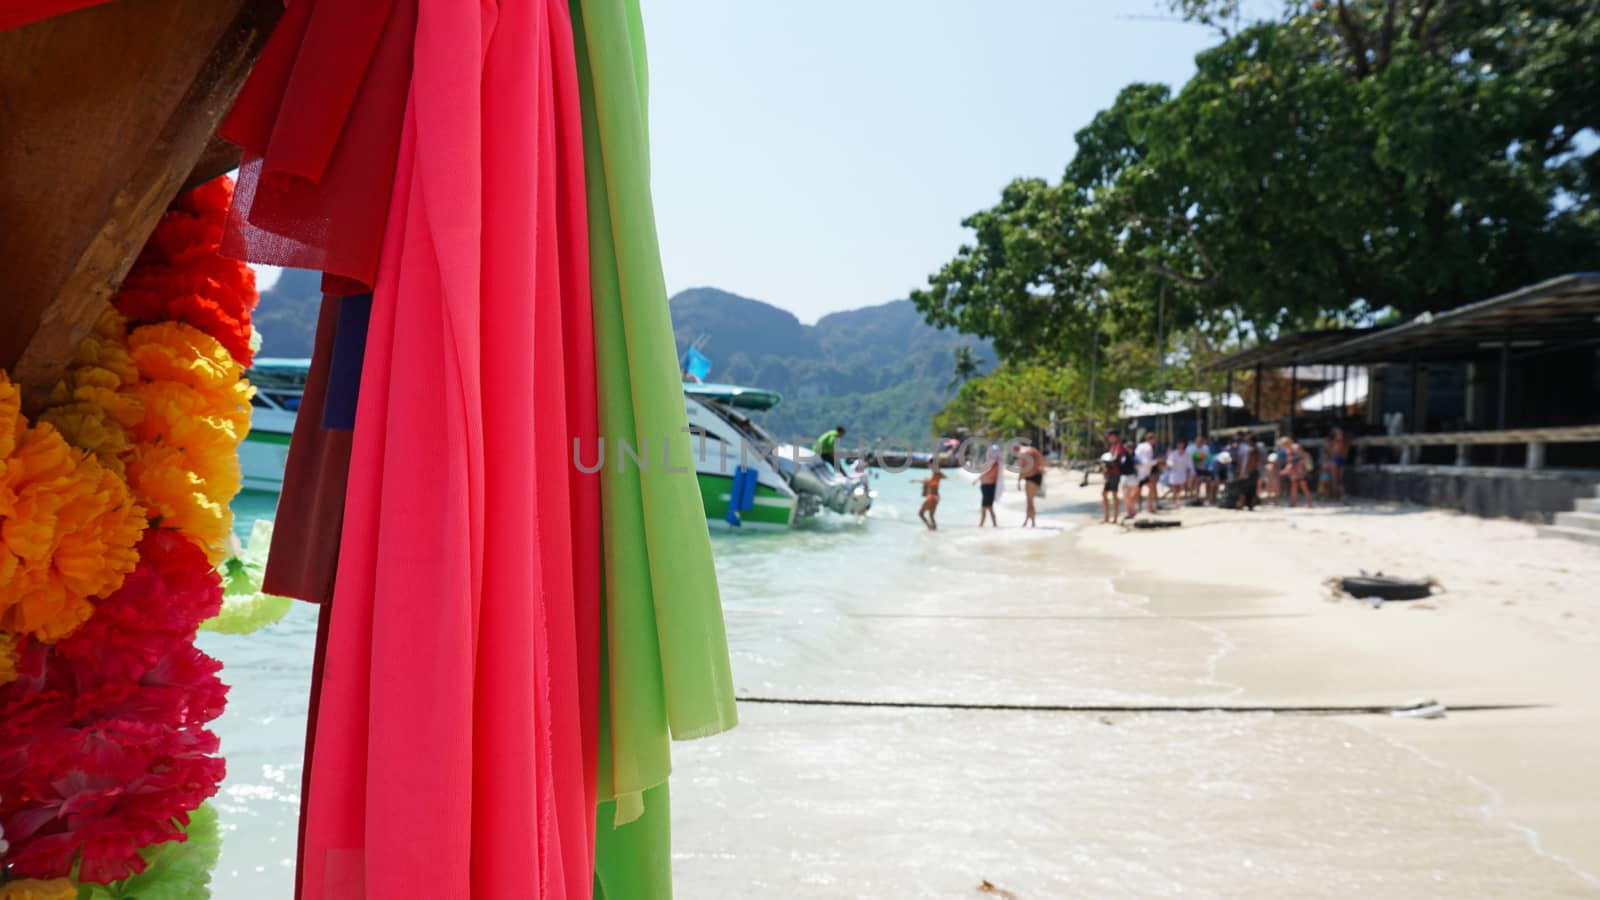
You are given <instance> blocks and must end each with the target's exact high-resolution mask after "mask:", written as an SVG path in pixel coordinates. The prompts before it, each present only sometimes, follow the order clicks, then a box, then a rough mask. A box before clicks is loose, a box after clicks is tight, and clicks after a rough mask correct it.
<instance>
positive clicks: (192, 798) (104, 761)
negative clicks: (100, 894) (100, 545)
mask: <svg viewBox="0 0 1600 900" xmlns="http://www.w3.org/2000/svg"><path fill="white" fill-rule="evenodd" d="M138 552H139V565H138V568H136V569H135V570H134V571H133V573H132V574H130V575H129V576H128V577H127V579H126V580H125V581H124V582H123V585H122V587H121V588H120V589H118V590H117V591H116V592H115V593H113V594H112V595H110V596H109V597H106V598H104V599H103V600H101V601H99V602H98V603H97V604H96V607H95V615H94V617H93V618H91V619H90V620H89V622H88V623H86V624H85V625H84V626H83V627H82V628H80V629H79V630H78V631H77V632H74V633H73V634H72V635H71V636H69V637H67V638H65V639H63V640H61V641H59V642H57V643H56V644H55V645H53V646H51V645H45V644H41V643H38V642H35V641H29V642H27V643H26V644H25V645H24V646H23V648H22V652H21V653H20V655H19V658H18V662H17V670H18V677H17V679H16V680H15V681H13V682H11V683H10V684H8V685H5V686H4V687H0V784H4V785H6V790H5V791H4V793H3V794H0V828H3V829H4V833H5V835H6V840H7V841H9V842H10V844H11V850H10V852H9V853H8V855H7V857H6V863H7V865H8V866H9V867H10V872H11V874H12V875H14V876H17V877H29V878H56V877H61V876H64V875H67V874H68V873H69V872H71V871H72V867H73V865H74V864H75V863H76V864H78V865H79V870H78V877H79V879H80V880H82V881H92V882H99V883H109V882H112V881H117V880H120V879H123V878H126V877H128V876H129V875H132V874H135V873H137V872H139V871H142V870H143V868H144V861H143V859H142V858H141V857H140V856H139V853H138V851H139V850H140V849H141V848H144V847H148V846H150V845H151V844H155V843H160V842H162V841H167V840H181V839H182V834H183V831H182V826H183V825H184V824H185V823H186V822H187V816H188V813H189V811H191V810H193V809H195V808H197V807H198V806H199V805H200V803H201V802H202V801H204V800H205V799H206V798H207V797H210V796H211V795H212V794H214V793H216V790H217V785H218V784H219V783H220V782H221V780H222V776H223V772H224V764H223V761H222V759H221V758H219V757H218V756H217V755H216V754H217V750H218V744H217V738H216V735H215V734H213V733H212V732H211V731H209V730H207V729H206V727H205V725H206V724H207V723H208V722H210V721H211V720H212V719H214V718H216V717H217V715H219V714H220V713H221V712H222V708H223V703H224V699H225V696H226V692H227V688H226V687H225V686H224V685H223V684H222V682H221V681H220V680H219V679H218V677H217V675H218V672H219V671H220V670H221V667H222V666H221V663H219V662H217V661H216V660H214V659H212V658H211V657H209V656H207V655H205V654H204V653H202V652H200V651H199V650H198V649H196V648H195V646H194V638H195V633H196V630H197V629H198V627H199V624H200V622H201V621H203V620H205V619H207V618H210V617H211V616H212V615H215V614H216V612H217V610H218V609H219V608H220V606H221V602H222V585H221V581H220V579H219V578H218V576H217V574H216V570H215V569H213V568H212V567H211V565H210V563H209V562H208V561H207V559H206V556H205V553H204V552H203V551H201V549H200V548H199V547H197V546H196V545H195V544H194V543H193V542H191V541H190V540H188V539H187V538H185V537H183V536H182V535H181V534H179V533H177V532H174V531H170V530H162V529H151V530H149V531H147V532H146V533H145V537H144V539H143V540H142V541H140V543H139V546H138Z"/></svg>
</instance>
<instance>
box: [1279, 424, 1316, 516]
mask: <svg viewBox="0 0 1600 900" xmlns="http://www.w3.org/2000/svg"><path fill="white" fill-rule="evenodd" d="M1278 445H1279V446H1280V447H1281V448H1282V452H1281V453H1280V456H1281V458H1282V460H1283V466H1284V470H1285V471H1284V474H1285V475H1287V476H1288V483H1289V497H1288V503H1289V505H1290V506H1294V505H1295V498H1296V497H1298V496H1299V495H1301V494H1304V495H1305V498H1306V508H1307V509H1310V508H1311V485H1310V483H1309V482H1308V480H1307V479H1306V476H1307V475H1309V474H1310V473H1311V458H1310V457H1309V456H1307V455H1306V451H1305V448H1304V447H1302V446H1300V444H1299V443H1298V442H1296V441H1295V439H1294V438H1293V437H1290V436H1289V435H1284V436H1283V438H1282V439H1281V440H1280V441H1279V442H1278Z"/></svg>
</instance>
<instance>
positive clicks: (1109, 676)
mask: <svg viewBox="0 0 1600 900" xmlns="http://www.w3.org/2000/svg"><path fill="white" fill-rule="evenodd" d="M919 477H921V476H920V474H918V473H906V474H902V475H890V474H881V475H880V476H879V477H878V478H876V479H875V480H874V483H873V484H874V489H875V490H876V491H877V492H878V497H877V500H876V503H875V506H874V509H873V513H872V515H871V516H870V517H869V518H868V519H866V520H865V521H855V520H847V519H842V518H839V517H834V516H824V517H821V518H819V519H818V520H816V521H814V522H811V523H808V524H806V525H805V526H803V527H799V528H796V529H795V530H793V531H791V532H787V533H756V532H751V533H738V534H730V533H728V532H727V531H726V530H724V529H722V528H721V527H720V526H716V527H714V528H713V532H714V535H713V548H714V551H715V554H716V565H717V573H718V580H719V583H720V586H721V592H722V598H723V607H724V614H725V618H726V622H727V628H728V637H729V645H730V650H731V653H732V657H733V666H734V678H735V683H736V688H737V691H738V693H739V694H740V696H742V697H746V698H768V699H809V700H851V701H884V702H903V701H911V702H919V703H961V704H995V703H1005V704H1046V705H1051V704H1107V705H1114V704H1141V703H1158V704H1159V703H1174V702H1178V703H1185V704H1193V703H1214V702H1221V701H1226V700H1228V699H1229V698H1235V697H1237V696H1238V694H1239V690H1238V688H1236V687H1235V686H1232V685H1229V684H1226V683H1222V682H1220V681H1218V680H1217V678H1216V674H1215V673H1216V667H1217V661H1218V660H1219V659H1220V658H1222V657H1223V656H1224V655H1226V654H1227V653H1228V652H1229V651H1230V648H1231V645H1230V644H1229V641H1228V637H1227V635H1226V634H1225V633H1223V632H1222V631H1221V630H1219V629H1217V628H1215V627H1211V626H1209V625H1207V624H1206V623H1205V622H1204V621H1203V619H1204V617H1203V616H1202V617H1199V619H1200V620H1199V621H1197V620H1196V619H1195V618H1192V617H1186V616H1185V615H1182V614H1180V613H1194V612H1198V611H1210V612H1219V613H1222V612H1239V611H1248V610H1249V609H1250V603H1251V599H1250V597H1248V596H1236V595H1233V594H1226V595H1213V594H1203V593H1199V592H1184V591H1182V590H1179V591H1177V592H1174V593H1171V594H1164V595H1161V596H1141V595H1136V594H1130V593H1126V592H1120V591H1118V590H1117V589H1116V583H1117V582H1116V580H1115V579H1116V576H1117V575H1118V574H1119V573H1118V572H1117V571H1116V570H1115V569H1113V568H1112V567H1110V566H1109V565H1108V563H1107V561H1105V560H1103V559H1099V558H1096V557H1093V556H1091V555H1088V554H1086V553H1083V552H1081V551H1080V550H1079V549H1078V548H1077V546H1076V542H1075V540H1074V531H1075V529H1076V528H1078V527H1086V526H1088V523H1089V522H1091V521H1092V520H1097V519H1098V514H1099V513H1098V509H1094V510H1092V515H1091V510H1090V509H1089V507H1088V506H1087V505H1083V500H1085V499H1088V498H1089V496H1092V495H1087V496H1086V495H1078V499H1077V500H1076V501H1074V500H1071V499H1061V498H1069V497H1070V495H1071V492H1069V491H1065V490H1061V488H1062V487H1064V481H1065V477H1066V476H1062V475H1052V476H1050V481H1049V482H1048V483H1049V484H1053V485H1055V486H1056V487H1055V490H1054V491H1053V492H1052V496H1053V497H1054V498H1055V499H1051V500H1048V501H1046V509H1045V510H1044V512H1043V514H1042V515H1041V519H1040V523H1041V525H1042V526H1043V527H1041V528H1039V529H1037V530H1029V531H1023V530H1019V529H1017V528H1015V527H1014V526H1015V525H1016V524H1017V522H1018V520H1019V519H1020V515H1021V513H1020V510H1019V509H1018V508H1017V504H1018V501H1019V500H1020V498H1019V497H1018V496H1017V493H1016V492H1015V491H1008V492H1006V494H1005V495H1004V496H1003V497H1002V498H1001V504H1000V512H999V516H1000V521H1001V524H1002V525H1003V526H1008V527H1004V528H1002V529H1001V530H999V531H994V530H992V529H985V530H982V531H980V530H979V529H977V528H976V527H975V525H976V519H977V506H978V492H977V489H976V487H975V486H973V485H972V484H971V483H970V480H969V478H968V477H966V476H964V475H962V474H960V473H958V474H956V475H955V476H954V477H951V478H949V479H947V480H946V482H945V485H944V489H943V494H944V502H943V504H942V508H941V510H940V519H941V523H942V526H943V527H942V528H941V530H940V531H939V532H937V533H930V532H928V531H926V530H925V529H923V528H922V526H921V525H920V524H919V523H918V522H917V518H916V510H917V506H918V504H919V503H920V497H919V492H918V488H917V486H916V484H915V483H914V479H916V478H919ZM274 499H275V498H274V497H272V496H271V495H262V494H247V495H244V496H241V497H240V498H239V499H238V500H237V501H236V502H235V504H234V508H235V512H236V514H237V517H238V525H237V527H238V529H239V531H240V532H241V534H242V533H245V532H247V531H248V530H249V527H250V523H251V521H252V520H253V519H254V518H255V517H259V516H268V515H271V512H272V509H273V502H274ZM1074 502H1076V503H1078V504H1080V505H1077V506H1074V505H1072V504H1073V503H1074ZM315 631H316V611H315V609H314V608H313V607H311V606H309V605H306V604H297V605H296V607H295V609H294V610H293V611H292V612H291V613H290V615H289V616H288V618H287V619H286V620H285V621H283V622H282V623H280V624H278V625H275V626H273V627H271V628H269V629H266V630H264V631H262V632H259V633H257V634H255V635H250V636H243V637H234V636H222V635H211V634H207V635H203V636H202V638H201V644H202V646H203V647H204V648H205V649H206V650H207V651H208V652H210V653H212V654H214V655H216V656H217V657H219V658H220V659H222V660H223V661H224V663H225V666H226V668H225V670H224V678H225V680H226V681H228V683H229V684H231V685H233V688H232V690H231V693H230V695H229V705H228V709H227V712H226V713H224V715H223V716H222V718H221V719H220V720H219V721H218V723H217V726H216V727H217V730H218V733H219V734H220V735H221V736H222V742H223V750H224V752H225V754H226V755H227V758H228V778H227V780H226V782H225V783H224V785H223V788H222V791H221V793H220V795H219V797H218V799H217V805H218V809H219V812H220V813H221V816H222V820H223V824H224V829H225V832H224V834H225V843H224V850H223V857H222V861H221V864H220V865H219V867H218V871H217V875H216V896H217V897H219V898H226V900H285V898H289V897H291V896H292V886H293V863H294V853H295V826H296V821H297V814H298V803H299V787H300V775H301V754H302V750H303V734H304V729H305V715H306V708H307V702H306V701H307V696H306V695H307V689H308V685H309V681H310V669H311V656H312V648H313V643H314V638H315ZM740 716H741V720H742V721H741V724H740V725H739V727H738V728H736V729H734V730H733V731H732V732H730V733H728V734H725V735H718V736H716V737H713V738H709V739H706V740H702V741H693V742H690V743H687V744H680V745H677V746H676V747H675V749H674V768H675V774H674V778H673V791H672V796H673V818H674V837H673V841H674V847H673V850H674V853H673V864H674V875H675V880H676V888H677V894H676V896H677V897H679V898H681V900H702V898H704V900H721V898H731V897H741V898H743V897H750V898H756V897H759V898H778V900H784V898H840V900H844V898H866V897H871V898H907V897H962V896H973V895H974V891H975V890H976V888H977V887H978V885H979V884H980V882H981V881H983V880H991V881H993V882H994V883H995V884H997V885H999V886H1001V887H1003V888H1006V889H1009V890H1011V891H1014V892H1016V894H1017V896H1019V897H1025V898H1029V900H1035V898H1058V897H1151V896H1179V895H1182V896H1198V897H1274V898H1276V897H1283V896H1297V897H1348V896H1370V897H1406V898H1411V897H1431V896H1475V897H1476V896H1482V897H1518V898H1520V897H1530V896H1585V895H1588V892H1589V891H1592V890H1594V888H1595V885H1594V884H1593V883H1588V882H1585V881H1583V880H1582V878H1580V877H1578V876H1575V875H1574V873H1573V872H1572V871H1570V870H1569V869H1567V868H1565V867H1563V866H1562V865H1560V864H1559V863H1558V862H1556V861H1552V860H1551V859H1549V858H1548V857H1545V856H1543V855H1542V854H1541V853H1540V852H1538V850H1537V844H1536V839H1530V836H1529V835H1528V834H1526V833H1524V832H1519V831H1516V830H1514V829H1511V828H1508V827H1507V826H1506V825H1505V824H1504V823H1503V822H1500V821H1499V820H1497V819H1496V818H1494V816H1493V815H1492V814H1491V810H1492V808H1493V802H1494V798H1493V795H1492V794H1490V793H1489V792H1488V791H1487V790H1486V789H1485V788H1483V786H1482V785H1480V784H1478V783H1476V782H1474V781H1472V780H1471V779H1469V778H1467V777H1465V776H1464V775H1462V774H1461V773H1459V772H1455V771H1452V770H1449V769H1447V768H1445V767H1442V766H1440V765H1438V764H1436V763H1433V762H1432V761H1430V760H1428V759H1426V758H1425V757H1422V756H1420V755H1419V754H1416V753H1414V752H1412V751H1410V750H1408V749H1406V748H1404V747H1403V746H1400V745H1397V744H1395V743H1393V742H1391V741H1389V740H1386V739H1384V738H1382V737H1379V736H1377V735H1375V734H1373V733H1370V732H1368V731H1366V730H1364V729H1363V728H1362V727H1361V726H1360V723H1359V722H1355V721H1352V720H1343V719H1331V718H1307V717H1288V716H1272V715H1265V714H1262V715H1214V714H1204V715H1187V716H1161V715H1147V714H1127V715H1115V716H1094V715H1071V714H1067V715H1063V714H1050V713H1018V712H996V711H977V710H959V709H931V710H919V709H900V708H852V707H817V706H793V705H769V704H758V703H741V704H740ZM505 896H507V897H511V896H521V895H520V894H517V893H515V892H508V893H507V894H506V895H505Z"/></svg>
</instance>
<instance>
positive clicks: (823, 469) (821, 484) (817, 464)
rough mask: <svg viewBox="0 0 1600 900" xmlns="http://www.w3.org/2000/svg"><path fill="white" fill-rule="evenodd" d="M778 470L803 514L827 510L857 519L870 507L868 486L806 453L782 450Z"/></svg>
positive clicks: (791, 448) (791, 449)
mask: <svg viewBox="0 0 1600 900" xmlns="http://www.w3.org/2000/svg"><path fill="white" fill-rule="evenodd" d="M779 468H780V469H781V471H782V472H783V475H784V477H785V478H787V479H788V480H789V486H790V487H792V488H794V491H795V493H796V494H799V495H800V500H801V501H802V504H803V505H804V507H805V508H804V509H802V514H806V515H809V514H813V513H815V512H816V511H817V510H818V509H829V510H832V511H834V512H836V513H839V514H841V515H847V516H858V515H861V514H862V513H864V512H866V511H867V510H868V509H870V508H871V507H872V494H871V493H870V492H869V491H868V490H867V486H866V485H864V484H862V483H861V482H860V481H858V480H856V479H854V478H850V477H848V476H847V475H845V474H844V473H843V472H840V471H839V470H838V469H836V468H834V467H833V466H830V465H828V464H827V463H826V462H824V461H823V460H822V459H821V458H820V457H818V456H816V455H815V454H813V453H811V452H810V451H808V450H803V449H802V450H799V451H796V450H795V448H793V447H785V448H783V450H782V451H781V452H780V455H779Z"/></svg>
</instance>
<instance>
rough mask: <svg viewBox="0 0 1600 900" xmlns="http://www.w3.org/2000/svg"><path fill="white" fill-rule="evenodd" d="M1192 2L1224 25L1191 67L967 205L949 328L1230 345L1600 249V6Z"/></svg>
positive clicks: (946, 318) (1031, 337) (1058, 342)
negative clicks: (1037, 166) (1105, 333)
mask: <svg viewBox="0 0 1600 900" xmlns="http://www.w3.org/2000/svg"><path fill="white" fill-rule="evenodd" d="M1173 5H1174V7H1175V8H1177V9H1179V10H1180V11H1182V12H1184V13H1186V14H1188V15H1190V16H1191V17H1193V18H1195V19H1197V20H1199V21H1206V22H1211V23H1212V24H1216V25H1217V26H1218V27H1219V29H1220V30H1221V32H1222V39H1221V40H1220V42H1219V43H1218V44H1217V45H1216V46H1215V47H1213V48H1211V49H1209V50H1207V51H1205V52H1203V53H1201V54H1200V55H1199V56H1198V57H1197V60H1196V64H1197V72H1196V74H1195V76H1194V78H1193V79H1192V80H1191V81H1190V82H1189V83H1188V84H1187V85H1185V86H1184V88H1183V89H1182V90H1181V91H1179V92H1178V93H1177V94H1175V95H1174V94H1172V93H1171V92H1170V91H1169V90H1168V89H1167V88H1165V87H1162V86H1159V85H1139V84H1136V85H1132V86H1129V87H1128V88H1126V89H1124V90H1123V91H1122V92H1121V94H1119V96H1118V97H1117V99H1116V101H1115V103H1113V104H1112V106H1111V107H1110V108H1109V109H1107V110H1105V111H1103V112H1101V113H1100V114H1099V115H1098V116H1096V117H1095V119H1094V120H1093V121H1092V122H1090V123H1089V125H1088V126H1086V127H1085V128H1084V129H1083V130H1082V131H1080V132H1079V133H1078V135H1077V153H1076V155H1075V156H1074V157H1073V159H1072V160H1071V162H1070V163H1069V164H1068V165H1067V167H1066V169H1065V171H1064V174H1063V178H1062V180H1061V181H1060V182H1059V183H1056V184H1051V183H1049V182H1046V181H1043V180H1039V179H1019V180H1017V181H1015V182H1012V183H1011V184H1010V185H1007V186H1006V187H1005V189H1004V190H1003V191H1002V193H1001V197H1000V202H999V203H998V204H997V205H996V206H994V207H992V208H990V209H988V210H984V211H981V212H978V213H975V214H974V215H972V216H970V217H968V218H967V219H966V220H965V221H964V223H963V224H964V225H965V226H966V227H968V228H969V229H971V230H972V233H973V239H972V241H971V242H970V243H968V244H967V245H965V246H963V247H962V248H960V250H959V251H958V253H957V254H956V256H955V258H953V259H952V260H951V261H950V262H949V263H947V264H946V265H945V266H943V267H942V268H941V269H940V270H939V271H938V272H936V273H934V274H933V275H932V276H931V277H930V278H929V283H928V286H927V287H926V288H925V289H923V290H919V291H917V292H915V293H914V294H913V300H914V301H915V302H916V304H917V307H918V309H919V310H921V311H922V313H923V314H924V316H926V317H927V318H928V320H929V321H930V322H931V323H933V324H936V325H940V326H944V327H956V328H958V329H960V330H962V331H965V332H968V333H971V334H976V335H980V336H984V337H990V338H992V339H993V340H994V342H995V346H996V349H997V350H998V351H999V352H1000V354H1001V355H1002V357H1003V358H1006V359H1013V358H1028V359H1031V358H1038V359H1051V360H1057V361H1065V360H1072V361H1075V362H1077V363H1081V362H1082V361H1083V359H1084V358H1085V357H1086V356H1087V354H1088V352H1089V347H1090V346H1091V335H1092V334H1094V333H1096V325H1095V323H1103V324H1104V326H1105V327H1106V328H1108V329H1110V330H1113V331H1116V332H1118V333H1119V334H1121V335H1122V336H1123V337H1124V338H1127V337H1131V336H1133V335H1135V334H1142V335H1146V336H1150V337H1155V336H1157V335H1161V334H1173V333H1177V332H1188V331H1194V332H1196V333H1199V334H1203V335H1204V336H1205V337H1206V339H1207V340H1208V341H1211V342H1212V343H1214V344H1220V343H1223V342H1226V341H1229V340H1232V341H1238V340H1240V339H1241V337H1243V336H1250V335H1261V334H1271V333H1273V332H1274V331H1275V330H1276V329H1280V328H1285V327H1299V326H1304V325H1308V324H1310V323H1313V322H1316V321H1319V320H1332V321H1343V320H1349V319H1352V318H1356V319H1359V318H1364V317H1366V316H1369V315H1371V314H1372V313H1373V312H1374V311H1377V310H1380V309H1385V308H1390V309H1394V310H1398V311H1399V312H1400V313H1401V314H1404V315H1412V314H1415V313H1418V312H1421V311H1424V310H1431V309H1440V308H1446V307H1450V306H1454V305H1457V304H1460V303H1463V302H1467V301H1470V300H1474V299H1478V298H1482V297H1485V296H1488V295H1491V294H1494V293H1498V292H1501V291H1505V290H1510V289H1513V288H1516V287H1518V286H1521V285H1524V284H1528V283H1530V282H1533V281H1537V280H1540V279H1542V278H1546V277H1550V276H1553V275H1556V274H1560V273H1562V272H1567V271H1574V270H1582V269H1589V268H1594V267H1595V266H1596V265H1597V264H1600V211H1597V209H1596V204H1595V202H1594V201H1595V196H1594V191H1595V184H1596V182H1597V180H1600V155H1597V154H1596V153H1595V141H1594V140H1593V138H1592V136H1593V133H1594V129H1595V127H1596V125H1597V124H1600V90H1596V88H1595V81H1594V74H1593V73H1594V72H1596V71H1600V0H1476V2H1472V3H1464V2H1451V0H1342V2H1340V0H1291V2H1288V3H1286V4H1285V5H1284V7H1283V10H1284V12H1283V15H1282V16H1281V18H1279V19H1276V20H1273V21H1266V22H1256V23H1248V24H1242V23H1240V22H1239V21H1238V18H1237V6H1236V5H1235V4H1233V3H1232V2H1231V0H1174V2H1173ZM1586 133H1587V134H1588V135H1589V138H1588V139H1584V138H1583V137H1581V136H1582V135H1584V134H1586Z"/></svg>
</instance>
